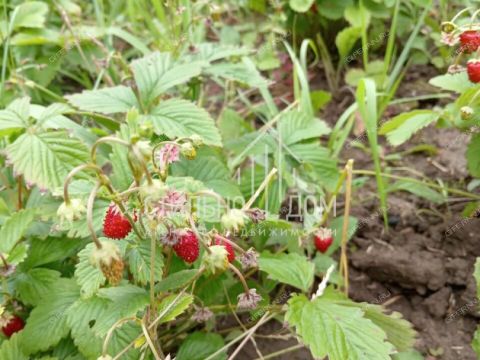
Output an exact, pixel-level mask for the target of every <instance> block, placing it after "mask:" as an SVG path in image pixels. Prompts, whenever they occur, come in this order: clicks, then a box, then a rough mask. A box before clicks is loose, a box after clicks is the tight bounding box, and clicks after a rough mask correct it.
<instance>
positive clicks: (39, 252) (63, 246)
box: [22, 237, 82, 269]
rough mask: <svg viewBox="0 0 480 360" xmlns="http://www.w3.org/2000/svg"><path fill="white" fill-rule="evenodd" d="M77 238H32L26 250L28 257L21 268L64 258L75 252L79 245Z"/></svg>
mask: <svg viewBox="0 0 480 360" xmlns="http://www.w3.org/2000/svg"><path fill="white" fill-rule="evenodd" d="M81 244H82V243H81V242H79V241H78V240H77V239H69V238H54V237H49V238H46V239H33V240H32V241H31V245H30V248H29V251H28V258H27V260H26V261H25V262H24V263H23V264H22V268H26V269H29V268H33V267H36V266H41V265H45V264H49V263H52V262H54V261H57V260H62V259H65V258H67V257H69V256H71V255H73V254H74V253H75V250H76V249H77V248H79V247H80V246H81Z"/></svg>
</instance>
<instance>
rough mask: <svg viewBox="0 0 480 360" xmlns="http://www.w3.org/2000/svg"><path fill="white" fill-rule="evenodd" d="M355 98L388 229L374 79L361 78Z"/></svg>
mask: <svg viewBox="0 0 480 360" xmlns="http://www.w3.org/2000/svg"><path fill="white" fill-rule="evenodd" d="M356 100H357V104H358V109H359V110H360V115H361V116H362V119H363V121H364V123H365V127H366V130H367V137H368V142H369V144H370V149H371V151H372V157H373V161H374V165H375V177H376V179H377V186H378V192H379V196H380V205H381V210H382V213H383V221H384V223H385V229H386V230H387V231H388V215H387V192H386V191H385V184H384V183H383V178H382V169H381V165H380V154H379V151H378V139H377V130H378V112H377V89H376V85H375V81H373V80H372V79H362V80H361V81H360V83H359V84H358V88H357V94H356Z"/></svg>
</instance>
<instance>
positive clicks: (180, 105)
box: [146, 99, 222, 146]
mask: <svg viewBox="0 0 480 360" xmlns="http://www.w3.org/2000/svg"><path fill="white" fill-rule="evenodd" d="M146 118H147V119H149V120H150V121H151V122H152V124H153V127H154V130H155V132H156V133H157V134H159V135H161V134H165V135H167V136H168V137H171V138H176V137H189V136H192V135H194V134H196V135H199V136H200V137H202V139H203V141H204V142H205V144H207V145H213V146H222V140H221V137H220V132H219V131H218V129H217V127H216V126H215V122H214V121H213V119H212V118H211V117H210V115H209V114H208V113H207V112H206V111H205V110H204V109H202V108H200V107H198V106H196V105H195V104H193V103H191V102H189V101H187V100H182V99H170V100H166V101H163V102H161V103H160V104H159V105H158V106H156V107H155V108H154V109H153V110H152V111H151V113H150V115H147V116H146Z"/></svg>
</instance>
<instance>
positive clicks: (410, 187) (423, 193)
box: [387, 180, 446, 204]
mask: <svg viewBox="0 0 480 360" xmlns="http://www.w3.org/2000/svg"><path fill="white" fill-rule="evenodd" d="M387 191H388V192H393V191H408V192H409V193H412V194H414V195H417V196H420V197H422V198H424V199H427V200H428V201H431V202H433V203H435V204H441V203H443V202H445V200H446V199H445V197H444V196H443V195H442V194H440V193H439V192H437V191H435V190H433V189H432V188H430V187H429V186H427V185H424V184H419V183H416V182H412V181H408V180H399V181H397V182H395V183H394V184H392V185H390V186H389V187H388V189H387Z"/></svg>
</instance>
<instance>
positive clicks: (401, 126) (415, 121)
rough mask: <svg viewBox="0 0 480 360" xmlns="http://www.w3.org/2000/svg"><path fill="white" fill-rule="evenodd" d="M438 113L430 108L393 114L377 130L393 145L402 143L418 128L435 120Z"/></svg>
mask: <svg viewBox="0 0 480 360" xmlns="http://www.w3.org/2000/svg"><path fill="white" fill-rule="evenodd" d="M438 117H439V115H438V114H437V113H436V112H434V111H431V110H414V111H411V112H407V113H403V114H400V115H398V116H395V117H394V118H393V119H391V120H390V121H387V122H386V123H385V124H383V125H382V127H381V128H380V130H379V134H380V135H386V136H387V139H388V142H389V143H390V144H392V145H393V146H398V145H401V144H403V143H404V142H405V141H407V140H408V139H410V138H411V137H412V135H413V134H415V133H416V132H417V131H418V130H420V129H423V128H424V127H426V126H428V125H430V124H431V123H432V122H435V121H437V119H438Z"/></svg>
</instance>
